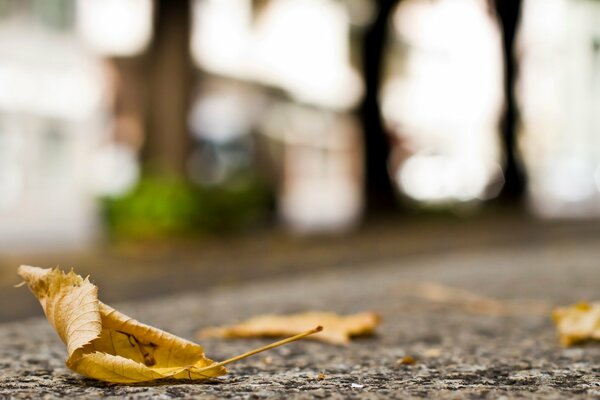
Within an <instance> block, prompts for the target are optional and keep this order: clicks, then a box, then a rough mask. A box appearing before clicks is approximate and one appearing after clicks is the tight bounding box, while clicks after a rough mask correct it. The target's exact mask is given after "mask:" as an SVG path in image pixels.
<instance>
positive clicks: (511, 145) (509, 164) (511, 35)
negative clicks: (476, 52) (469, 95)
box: [494, 0, 526, 200]
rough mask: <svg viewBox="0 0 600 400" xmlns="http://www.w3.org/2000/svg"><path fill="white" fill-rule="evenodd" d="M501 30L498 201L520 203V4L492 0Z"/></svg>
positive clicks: (522, 186)
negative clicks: (500, 186)
mask: <svg viewBox="0 0 600 400" xmlns="http://www.w3.org/2000/svg"><path fill="white" fill-rule="evenodd" d="M494 6H495V9H496V13H497V14H498V19H499V21H500V23H501V28H502V48H503V52H504V96H505V102H506V108H505V110H504V115H503V116H502V121H501V132H502V145H503V147H504V149H503V150H504V154H505V157H506V161H505V162H506V164H505V166H504V176H505V180H506V183H505V185H504V187H503V189H502V192H501V193H500V198H501V199H506V200H520V199H521V198H522V195H523V192H524V190H525V184H526V177H525V173H524V170H523V167H522V163H521V161H520V160H519V154H518V151H517V140H516V139H517V134H516V131H517V123H518V111H517V104H516V99H515V82H516V78H517V73H518V71H517V62H516V59H515V34H516V31H517V26H518V23H519V17H520V13H521V0H494Z"/></svg>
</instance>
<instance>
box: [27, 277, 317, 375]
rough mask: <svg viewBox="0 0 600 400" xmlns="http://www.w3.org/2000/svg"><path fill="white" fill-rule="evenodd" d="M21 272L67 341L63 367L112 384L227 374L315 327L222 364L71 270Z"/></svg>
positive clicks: (198, 346) (65, 341)
mask: <svg viewBox="0 0 600 400" xmlns="http://www.w3.org/2000/svg"><path fill="white" fill-rule="evenodd" d="M18 273H19V275H20V276H21V277H22V278H23V279H24V280H25V283H26V284H27V286H28V287H29V289H30V290H31V291H32V292H33V294H34V295H35V296H36V297H37V298H38V300H39V301H40V304H41V305H42V308H43V310H44V313H45V314H46V318H47V319H48V321H49V322H50V324H51V325H52V326H53V327H54V329H55V330H56V332H57V333H58V335H59V336H60V338H61V339H62V341H63V342H64V343H65V344H66V345H67V352H68V358H67V362H66V364H67V366H68V367H69V368H70V369H72V370H73V371H75V372H78V373H80V374H82V375H85V376H88V377H90V378H94V379H99V380H102V381H106V382H114V383H136V382H147V381H152V380H156V379H164V378H169V379H185V380H206V379H210V378H215V377H218V376H221V375H224V374H226V373H227V370H226V369H225V367H224V365H226V364H229V363H230V362H233V361H237V360H240V359H242V358H245V357H248V356H250V355H253V354H256V353H259V352H261V351H264V350H268V349H270V348H273V347H277V346H280V345H282V344H285V343H289V342H291V341H294V340H297V339H300V338H302V337H305V336H307V335H310V334H312V333H316V332H318V331H320V330H321V328H320V327H317V328H315V329H313V330H311V331H308V332H304V333H302V334H300V335H296V336H295V337H292V338H288V339H286V340H282V341H280V342H277V343H273V344H271V345H269V346H265V347H263V348H260V349H257V350H253V351H250V352H248V353H245V354H242V355H240V356H237V357H233V358H231V359H229V360H225V361H222V362H219V363H217V362H215V361H213V360H210V359H208V358H206V357H205V356H204V350H203V348H202V346H200V345H198V344H196V343H192V342H190V341H187V340H185V339H182V338H180V337H177V336H175V335H172V334H170V333H167V332H164V331H162V330H160V329H157V328H154V327H151V326H149V325H145V324H142V323H140V322H138V321H136V320H134V319H132V318H130V317H128V316H126V315H124V314H121V313H120V312H118V311H116V310H115V309H113V308H111V307H109V306H107V305H106V304H104V303H102V302H100V301H99V300H98V288H97V287H96V286H95V285H93V284H92V283H90V281H89V279H88V278H85V279H83V278H82V277H81V276H79V275H77V274H75V273H74V272H73V271H71V272H69V273H66V274H65V273H64V272H62V271H60V270H58V269H43V268H37V267H30V266H24V265H22V266H21V267H19V269H18Z"/></svg>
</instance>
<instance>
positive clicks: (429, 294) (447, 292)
mask: <svg viewBox="0 0 600 400" xmlns="http://www.w3.org/2000/svg"><path fill="white" fill-rule="evenodd" d="M397 288H398V289H399V290H400V291H401V293H402V294H403V295H407V296H408V297H415V298H419V299H423V300H426V301H429V302H431V303H433V304H438V305H441V306H448V307H451V308H452V309H453V310H462V311H466V312H468V313H472V314H479V315H492V316H513V315H547V313H548V312H549V311H550V309H551V308H550V305H549V304H548V303H547V302H545V301H542V300H534V299H512V300H508V299H494V298H490V297H485V296H481V295H478V294H476V293H473V292H470V291H468V290H465V289H460V288H455V287H450V286H445V285H440V284H438V283H434V282H404V283H401V284H399V285H398V286H397Z"/></svg>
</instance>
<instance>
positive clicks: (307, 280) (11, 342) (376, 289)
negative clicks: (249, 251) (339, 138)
mask: <svg viewBox="0 0 600 400" xmlns="http://www.w3.org/2000/svg"><path fill="white" fill-rule="evenodd" d="M598 243H599V242H598V236H597V235H591V236H586V237H583V236H582V235H577V236H573V237H569V236H568V235H566V236H565V235H562V236H560V237H559V238H557V239H556V240H546V241H541V242H528V243H525V244H524V245H522V246H516V245H498V246H495V247H490V248H482V249H479V250H477V249H471V250H468V251H463V250H460V251H459V250H458V249H455V250H451V251H446V252H443V253H439V252H436V253H435V254H430V255H428V254H421V255H420V256H418V257H406V258H402V257H397V258H395V259H387V260H384V261H373V262H361V263H355V264H354V265H353V266H351V267H348V268H337V269H331V270H322V271H316V270H310V269H309V270H307V271H306V272H305V273H303V274H293V275H290V276H285V275H280V276H277V277H274V278H270V279H261V280H260V281H255V282H253V283H252V284H243V285H232V286H223V287H216V288H213V289H205V290H202V291H200V290H193V291H184V292H180V293H179V294H171V295H166V296H162V297H154V298H153V299H145V300H136V301H128V302H123V303H117V304H114V303H112V304H111V305H112V306H115V307H116V308H117V309H119V310H120V311H122V312H125V313H127V314H128V315H130V316H132V317H134V318H136V319H138V320H140V321H142V322H145V323H149V324H152V325H154V326H157V327H159V328H162V329H165V330H168V331H170V332H172V333H175V334H177V335H180V336H183V337H185V338H189V339H194V335H195V332H196V331H197V330H198V329H199V328H203V327H207V326H212V325H221V324H227V323H232V322H236V321H238V320H240V319H243V318H246V317H249V316H252V315H256V314H262V313H271V312H295V311H304V310H328V311H336V312H340V313H351V312H357V311H363V310H375V311H377V312H379V313H380V314H381V316H382V318H383V323H382V325H381V326H380V327H379V329H378V333H377V334H376V335H375V336H372V337H366V338H357V339H355V340H354V341H353V342H352V344H351V345H349V346H347V347H339V346H332V345H327V344H323V343H319V342H316V341H309V340H305V341H302V342H297V343H293V344H290V345H288V346H285V347H282V348H278V349H275V350H271V351H269V352H268V353H263V354H260V355H258V356H255V357H253V358H250V359H246V360H243V361H240V362H238V363H236V364H232V365H231V368H230V373H229V374H228V375H226V376H224V377H222V378H219V379H218V380H217V381H216V382H214V383H209V384H206V383H204V384H191V383H182V384H174V383H172V382H165V383H160V384H152V385H129V386H128V385H110V384H105V383H102V382H97V381H94V380H91V379H87V378H84V377H82V376H79V375H77V374H76V373H73V372H71V371H70V370H68V369H67V368H66V367H65V365H64V361H65V359H66V350H65V348H64V345H63V344H62V343H61V342H60V340H59V338H58V337H57V335H56V334H55V333H54V332H53V330H52V329H51V327H50V326H49V324H48V323H47V322H46V320H45V319H43V318H41V317H36V318H29V319H26V320H21V321H16V322H8V323H4V324H0V398H63V397H76V398H99V397H107V398H145V397H152V398H157V399H170V398H195V397H198V398H200V397H201V398H242V399H257V398H281V399H289V398H298V399H303V398H360V399H362V398H365V399H371V398H461V399H463V398H477V399H479V398H540V397H544V398H582V399H583V398H585V399H589V398H600V344H597V343H589V344H586V345H583V346H581V347H574V348H569V349H564V348H561V347H560V345H559V343H558V340H557V337H556V332H555V329H554V327H553V324H552V322H551V320H550V318H549V316H548V313H547V312H546V311H547V310H550V309H551V308H552V307H554V306H557V305H565V304H570V303H572V302H576V301H578V300H581V299H589V300H594V299H596V300H598V298H599V297H600V266H599V262H600V257H599V256H600V246H598ZM96 274H98V275H101V274H102V272H101V271H98V272H96ZM165 279H168V277H165ZM94 280H95V276H92V281H94ZM423 282H427V283H436V284H440V285H444V287H448V288H460V289H464V290H466V291H468V292H470V293H473V294H476V295H480V296H485V297H487V298H490V299H496V300H498V301H499V302H500V303H502V304H504V303H506V304H511V307H512V308H511V310H513V311H511V312H508V313H505V314H504V315H498V313H496V312H491V311H490V310H477V309H476V308H475V309H474V308H473V307H469V304H466V303H461V302H462V300H458V301H457V300H456V299H437V300H436V299H432V298H430V297H428V296H424V293H422V292H421V291H422V285H421V283H423ZM20 290H22V291H26V289H25V288H21V289H20ZM104 290H105V289H104V288H103V287H102V286H100V299H101V300H103V299H104V298H103V292H104ZM528 300H535V301H537V303H535V304H537V305H538V306H539V305H540V304H541V305H542V309H543V310H542V312H540V307H537V308H533V307H531V304H532V303H531V302H530V301H528ZM467 303H468V301H467ZM496 303H498V302H496ZM38 314H39V315H41V310H40V311H39V312H38ZM267 342H268V341H267V340H262V339H251V340H231V341H225V340H218V339H210V340H202V341H201V344H202V345H204V347H205V351H206V353H207V356H209V357H210V358H212V359H216V360H221V359H225V358H227V357H230V356H233V355H236V354H239V353H241V352H244V351H247V350H249V349H251V348H255V347H257V346H259V345H262V344H266V343H267ZM405 356H411V357H414V359H415V360H416V363H415V364H413V365H403V364H402V363H400V362H399V361H400V360H401V359H402V358H403V357H405Z"/></svg>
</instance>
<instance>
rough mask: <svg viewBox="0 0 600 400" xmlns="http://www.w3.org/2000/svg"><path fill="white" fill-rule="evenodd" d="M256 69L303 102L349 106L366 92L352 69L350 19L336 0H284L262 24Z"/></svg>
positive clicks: (258, 41)
mask: <svg viewBox="0 0 600 400" xmlns="http://www.w3.org/2000/svg"><path fill="white" fill-rule="evenodd" d="M256 35H257V36H256V53H255V56H256V64H255V71H256V74H257V76H258V77H259V79H261V80H263V81H265V82H267V83H274V84H276V85H280V86H282V87H283V88H285V89H287V90H289V91H290V92H291V93H292V94H294V95H295V96H297V97H298V99H300V100H304V101H307V102H311V103H312V102H314V103H317V104H321V105H325V106H331V107H334V108H347V107H350V106H352V105H354V104H356V102H357V101H358V99H359V98H360V95H361V94H362V87H361V81H360V79H359V77H358V75H357V74H356V72H354V71H353V70H352V69H351V68H350V66H349V65H348V60H349V21H348V16H347V15H346V12H345V10H344V9H343V5H342V4H340V3H338V2H335V1H332V0H279V1H277V2H273V3H272V4H271V6H270V7H269V8H268V9H267V10H265V12H264V14H263V15H262V16H261V18H260V19H259V20H258V21H257V33H256Z"/></svg>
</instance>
